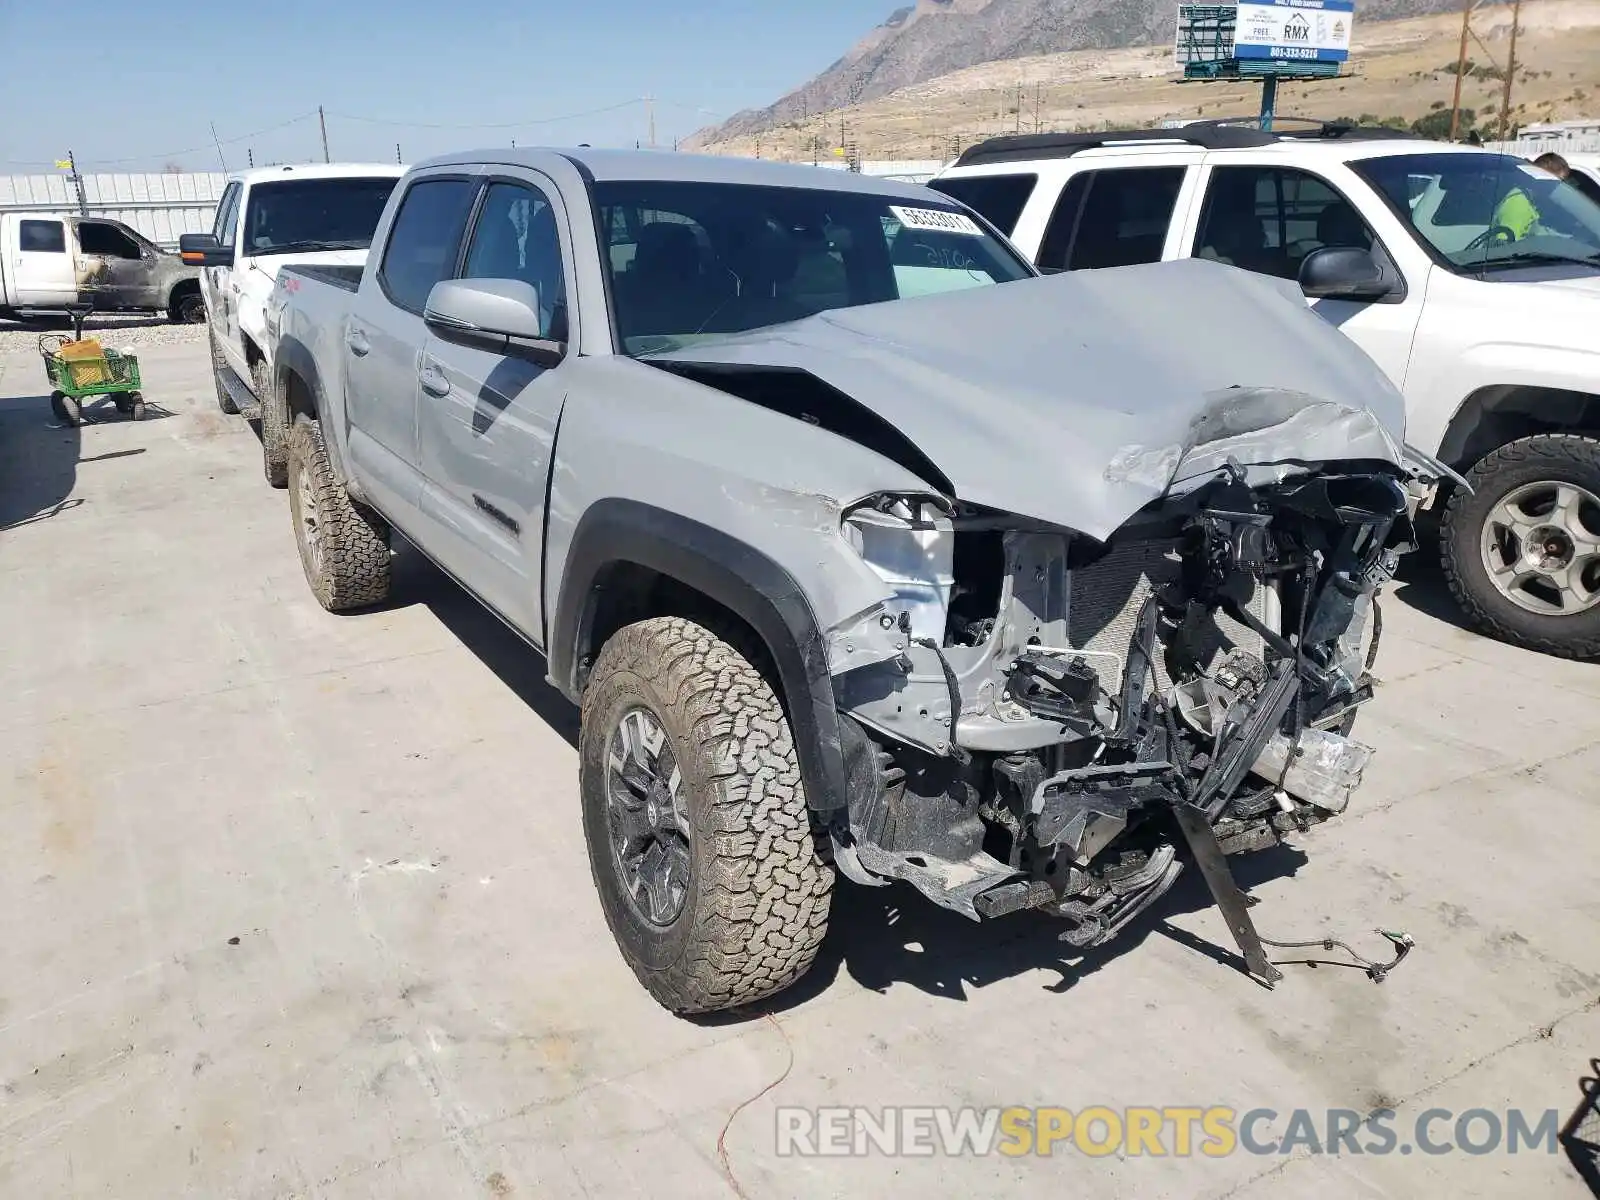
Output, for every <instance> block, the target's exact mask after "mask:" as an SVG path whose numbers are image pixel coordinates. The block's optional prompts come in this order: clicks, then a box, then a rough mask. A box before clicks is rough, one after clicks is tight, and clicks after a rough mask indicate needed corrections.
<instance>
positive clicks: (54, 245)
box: [17, 221, 67, 254]
mask: <svg viewBox="0 0 1600 1200" xmlns="http://www.w3.org/2000/svg"><path fill="white" fill-rule="evenodd" d="M17 249H18V250H21V251H22V252H23V253H24V254H65V253H66V252H67V231H66V227H65V226H63V225H62V223H61V222H60V221H23V222H21V227H20V228H19V229H18V231H17Z"/></svg>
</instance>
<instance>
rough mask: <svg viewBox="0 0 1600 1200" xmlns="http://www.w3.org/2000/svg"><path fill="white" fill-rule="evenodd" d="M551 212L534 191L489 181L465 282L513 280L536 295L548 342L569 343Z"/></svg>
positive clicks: (540, 194) (542, 196) (558, 248)
mask: <svg viewBox="0 0 1600 1200" xmlns="http://www.w3.org/2000/svg"><path fill="white" fill-rule="evenodd" d="M564 275H565V273H564V271H563V270H562V265H561V236H560V233H559V232H558V230H557V227H556V217H555V210H554V209H553V208H551V206H550V201H549V199H548V198H547V197H546V196H545V194H544V193H543V192H541V191H540V190H539V189H538V188H536V187H533V186H532V185H527V184H520V183H492V184H490V185H489V190H488V191H487V192H485V193H484V197H483V205H482V207H481V208H480V209H479V212H478V223H477V225H476V226H475V227H474V229H473V231H472V240H471V242H469V243H468V245H467V260H466V265H465V266H464V267H463V268H462V270H461V278H463V279H514V280H518V281H520V282H522V283H526V284H529V285H531V286H532V287H533V289H534V290H535V291H536V292H537V293H538V296H539V328H540V332H541V334H542V336H544V337H547V338H549V339H550V340H551V341H555V342H564V341H566V340H567V301H566V282H565V278H564Z"/></svg>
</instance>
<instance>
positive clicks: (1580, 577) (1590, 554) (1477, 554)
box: [1440, 434, 1600, 658]
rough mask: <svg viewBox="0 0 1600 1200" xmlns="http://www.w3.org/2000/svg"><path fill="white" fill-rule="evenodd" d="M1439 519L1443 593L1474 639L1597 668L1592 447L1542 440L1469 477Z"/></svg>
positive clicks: (1593, 442)
mask: <svg viewBox="0 0 1600 1200" xmlns="http://www.w3.org/2000/svg"><path fill="white" fill-rule="evenodd" d="M1467 480H1468V482H1470V483H1471V484H1472V486H1473V489H1474V491H1473V493H1472V494H1470V495H1469V494H1468V493H1467V491H1466V490H1465V489H1457V491H1456V493H1455V494H1454V495H1453V496H1452V497H1451V499H1450V504H1449V506H1448V507H1447V508H1446V510H1445V514H1444V521H1443V525H1442V528H1441V537H1440V545H1441V549H1442V551H1443V557H1444V569H1445V575H1446V577H1447V578H1448V579H1449V581H1450V590H1451V591H1452V592H1453V593H1454V594H1455V597H1456V599H1457V600H1458V601H1459V602H1460V604H1461V607H1462V608H1463V609H1464V610H1465V611H1466V613H1467V616H1468V618H1469V619H1470V620H1471V622H1472V624H1473V625H1474V626H1475V627H1477V628H1478V629H1479V630H1481V631H1482V632H1484V633H1486V634H1488V635H1490V636H1492V637H1496V638H1499V639H1501V640H1502V641H1506V642H1510V643H1511V644H1513V645H1516V646H1522V647H1525V648H1527V649H1529V650H1538V651H1541V652H1542V653H1545V654H1553V655H1556V656H1558V657H1561V658H1600V440H1597V439H1595V438H1592V437H1583V436H1580V435H1577V434H1540V435H1538V436H1536V437H1529V438H1523V439H1522V440H1521V441H1516V442H1512V443H1510V444H1509V445H1506V446H1502V447H1501V448H1500V449H1498V450H1496V451H1495V452H1494V453H1493V454H1490V455H1489V456H1488V457H1487V458H1485V459H1484V460H1483V461H1482V462H1480V463H1478V465H1477V466H1475V467H1473V468H1472V470H1471V471H1469V472H1468V473H1467Z"/></svg>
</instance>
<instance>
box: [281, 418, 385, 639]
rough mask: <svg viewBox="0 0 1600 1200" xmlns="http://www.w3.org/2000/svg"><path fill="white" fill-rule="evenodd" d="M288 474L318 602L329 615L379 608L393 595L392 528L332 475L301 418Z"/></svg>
mask: <svg viewBox="0 0 1600 1200" xmlns="http://www.w3.org/2000/svg"><path fill="white" fill-rule="evenodd" d="M288 473H289V511H290V514H291V515H292V517H293V519H294V536H295V544H296V545H297V546H298V548H299V550H300V566H301V567H302V568H303V569H304V571H305V575H306V582H307V583H308V584H310V585H311V592H312V594H313V595H314V596H316V598H317V603H318V604H320V605H322V607H323V608H325V609H327V610H328V611H329V612H346V611H348V610H350V609H355V608H367V607H369V606H371V605H374V604H381V603H382V602H383V601H384V600H386V599H387V598H388V596H389V527H388V525H387V524H386V523H385V522H384V521H383V519H382V518H381V517H379V516H378V515H377V514H376V513H374V512H372V511H371V510H370V509H368V508H366V507H365V506H363V505H360V504H357V503H356V502H355V501H354V500H352V499H351V498H350V493H349V492H348V491H346V490H345V487H344V485H343V484H342V483H340V482H339V480H338V479H337V478H336V477H335V476H334V473H333V467H332V465H331V464H330V463H329V461H328V450H327V447H326V445H324V443H323V440H322V429H321V427H320V426H319V425H318V424H317V423H316V422H315V421H312V420H310V419H308V418H305V417H301V418H300V419H299V420H297V421H296V422H295V423H294V425H293V427H292V428H291V429H290V430H289V439H288Z"/></svg>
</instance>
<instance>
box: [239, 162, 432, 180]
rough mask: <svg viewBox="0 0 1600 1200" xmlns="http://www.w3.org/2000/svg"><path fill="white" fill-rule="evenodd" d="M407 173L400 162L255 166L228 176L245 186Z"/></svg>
mask: <svg viewBox="0 0 1600 1200" xmlns="http://www.w3.org/2000/svg"><path fill="white" fill-rule="evenodd" d="M405 173H406V168H405V167H404V166H402V165H401V164H399V163H293V164H289V165H285V166H281V167H254V168H252V169H251V170H248V171H238V172H236V173H234V174H232V175H230V176H228V179H229V181H230V182H238V183H243V184H246V185H253V184H257V183H270V182H275V181H277V180H281V179H351V178H363V179H370V178H374V177H376V178H380V179H383V178H391V179H398V178H399V177H400V176H402V175H404V174H405Z"/></svg>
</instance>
